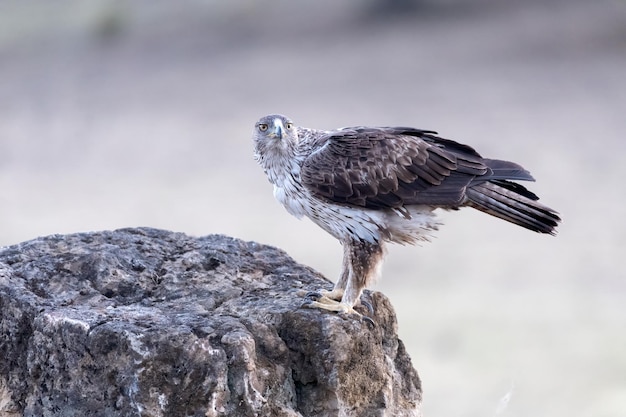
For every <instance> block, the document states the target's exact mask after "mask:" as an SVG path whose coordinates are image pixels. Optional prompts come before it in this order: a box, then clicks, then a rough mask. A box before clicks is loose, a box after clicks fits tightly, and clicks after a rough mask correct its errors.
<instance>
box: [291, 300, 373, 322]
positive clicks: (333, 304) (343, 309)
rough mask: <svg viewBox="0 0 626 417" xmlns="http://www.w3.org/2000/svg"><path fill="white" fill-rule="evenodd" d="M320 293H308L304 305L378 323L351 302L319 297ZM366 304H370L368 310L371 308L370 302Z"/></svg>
mask: <svg viewBox="0 0 626 417" xmlns="http://www.w3.org/2000/svg"><path fill="white" fill-rule="evenodd" d="M319 295H321V294H319V293H314V292H310V293H307V299H306V300H305V301H304V303H303V304H302V307H306V308H319V309H322V310H328V311H334V312H336V313H339V314H341V315H344V314H345V315H351V316H353V317H354V316H356V317H358V318H359V319H361V320H363V321H366V322H367V323H368V324H370V325H371V326H375V325H376V324H375V323H374V320H372V319H371V318H370V317H367V316H364V315H362V314H361V313H359V312H358V311H356V310H355V309H354V308H353V307H352V306H351V305H350V304H347V303H343V302H341V301H337V300H333V299H331V298H328V297H326V296H321V297H318V296H319ZM361 303H363V302H361ZM365 305H367V306H369V307H367V308H368V310H369V309H370V308H371V305H370V304H369V303H366V304H365Z"/></svg>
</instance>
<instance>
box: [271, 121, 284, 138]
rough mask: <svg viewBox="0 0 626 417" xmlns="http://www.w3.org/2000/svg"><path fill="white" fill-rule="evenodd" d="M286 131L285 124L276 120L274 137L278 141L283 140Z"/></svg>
mask: <svg viewBox="0 0 626 417" xmlns="http://www.w3.org/2000/svg"><path fill="white" fill-rule="evenodd" d="M284 130H285V127H284V126H283V122H281V121H280V120H275V121H274V130H273V131H272V136H273V137H275V138H278V139H282V138H283V132H284Z"/></svg>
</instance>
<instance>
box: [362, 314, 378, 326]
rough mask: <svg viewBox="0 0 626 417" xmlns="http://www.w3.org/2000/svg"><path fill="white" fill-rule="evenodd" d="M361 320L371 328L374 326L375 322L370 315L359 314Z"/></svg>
mask: <svg viewBox="0 0 626 417" xmlns="http://www.w3.org/2000/svg"><path fill="white" fill-rule="evenodd" d="M361 320H362V321H365V322H367V323H368V324H369V325H371V326H372V328H374V327H376V322H375V321H374V320H372V318H371V317H367V316H361Z"/></svg>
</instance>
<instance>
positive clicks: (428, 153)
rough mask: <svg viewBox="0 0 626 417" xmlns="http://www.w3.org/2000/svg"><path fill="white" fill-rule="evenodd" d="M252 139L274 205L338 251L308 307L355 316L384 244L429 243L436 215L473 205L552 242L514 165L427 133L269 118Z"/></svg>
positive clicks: (540, 209) (549, 223) (548, 212)
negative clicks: (336, 265)
mask: <svg viewBox="0 0 626 417" xmlns="http://www.w3.org/2000/svg"><path fill="white" fill-rule="evenodd" d="M252 139H253V142H254V157H255V159H256V161H257V162H258V163H259V164H260V165H261V167H262V168H263V170H264V171H265V174H266V175H267V178H268V179H269V181H270V183H272V184H273V186H274V196H275V197H276V199H277V200H278V201H279V202H280V203H281V204H282V205H283V206H284V207H285V208H286V209H287V211H288V212H289V213H291V214H292V215H294V216H296V217H298V218H302V217H308V218H309V219H311V220H312V221H313V222H314V223H315V224H317V225H318V226H320V227H321V228H322V229H324V230H325V231H326V232H328V233H330V234H331V235H332V236H334V237H335V238H336V239H337V240H339V242H340V243H341V245H342V247H343V265H342V271H341V275H340V276H339V279H338V280H337V282H336V284H335V286H334V288H333V289H332V291H328V290H321V291H311V292H310V293H308V294H307V297H308V298H307V301H306V303H305V305H307V306H309V307H315V308H321V309H325V310H330V311H335V312H339V313H351V314H359V313H357V312H356V311H355V310H354V307H355V305H356V304H357V303H358V302H359V301H360V298H361V294H362V292H363V290H364V289H365V288H366V287H368V286H369V285H370V284H371V283H372V282H373V281H374V280H375V279H376V278H377V277H378V275H379V274H380V269H381V265H382V262H383V258H384V254H385V244H386V243H387V242H392V243H400V244H414V243H417V242H419V241H427V240H428V239H429V237H430V236H431V234H432V232H433V231H435V230H437V228H438V226H439V225H440V223H439V222H438V221H437V219H436V215H435V210H436V209H444V210H457V209H459V208H461V207H472V208H474V209H477V210H480V211H482V212H484V213H487V214H490V215H492V216H495V217H498V218H500V219H503V220H506V221H508V222H511V223H513V224H516V225H518V226H521V227H524V228H526V229H529V230H532V231H534V232H538V233H546V234H551V235H554V234H555V231H556V227H557V225H558V223H559V222H560V220H561V219H560V217H559V215H558V213H557V212H556V211H555V210H553V209H551V208H549V207H547V206H544V205H543V204H541V203H539V202H538V200H539V198H538V197H537V196H536V195H535V194H534V193H532V192H531V191H529V190H528V189H526V188H525V187H524V186H522V185H520V184H519V183H517V182H514V181H534V178H533V177H532V176H531V175H530V173H529V172H528V171H527V170H525V169H524V168H523V167H522V166H520V165H518V164H516V163H514V162H509V161H504V160H499V159H487V158H483V157H482V156H481V155H480V154H479V153H478V152H476V151H475V150H474V149H473V148H472V147H470V146H467V145H463V144H461V143H458V142H455V141H453V140H450V139H444V138H442V137H439V136H437V132H435V131H430V130H421V129H415V128H411V127H364V126H357V127H345V128H340V129H336V130H318V129H309V128H304V127H299V126H296V125H295V124H294V123H293V122H292V121H291V119H289V118H287V117H285V116H283V115H279V114H272V115H269V116H265V117H262V118H261V119H260V120H259V121H258V122H257V123H256V124H255V127H254V134H253V138H252ZM363 304H366V303H363ZM366 306H367V305H366Z"/></svg>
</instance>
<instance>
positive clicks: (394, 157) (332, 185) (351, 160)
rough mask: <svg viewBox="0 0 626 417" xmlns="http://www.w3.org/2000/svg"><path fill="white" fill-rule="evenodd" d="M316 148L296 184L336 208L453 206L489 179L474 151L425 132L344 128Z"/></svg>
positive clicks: (488, 170) (484, 167)
mask: <svg viewBox="0 0 626 417" xmlns="http://www.w3.org/2000/svg"><path fill="white" fill-rule="evenodd" d="M316 143H317V144H320V146H319V147H318V149H317V150H316V151H314V152H312V153H311V155H309V156H308V157H307V158H306V159H305V160H304V162H303V164H302V169H301V173H300V175H301V179H302V182H303V184H304V185H305V186H306V187H307V188H308V189H309V190H310V191H311V192H313V193H314V194H315V195H317V196H319V197H321V198H324V199H327V200H330V201H333V202H335V203H339V204H345V205H352V206H359V207H366V208H373V209H380V208H400V207H402V206H405V205H411V204H428V205H440V206H458V205H459V204H461V203H462V202H463V201H464V198H465V191H466V189H467V186H468V185H469V184H471V183H472V182H474V181H476V178H480V177H485V179H484V181H487V180H488V178H486V177H488V176H489V175H491V173H492V171H491V169H490V168H489V167H488V166H487V165H486V164H485V163H484V160H483V158H482V157H481V156H480V155H479V154H478V153H477V152H476V151H475V150H474V149H472V148H471V147H469V146H467V145H463V144H459V143H457V142H454V141H451V140H448V139H443V138H439V137H437V136H436V135H435V132H431V131H424V130H418V129H412V128H404V127H396V128H363V127H358V128H346V129H341V130H338V131H333V132H330V133H327V134H326V135H325V137H323V138H317V139H316ZM499 169H502V170H503V172H504V170H507V169H509V170H511V169H512V170H519V169H522V168H521V167H519V166H517V165H516V166H514V167H510V166H506V165H503V166H501V167H500V166H499ZM522 170H523V169H522ZM524 172H525V171H524Z"/></svg>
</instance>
